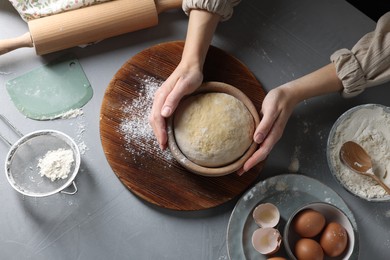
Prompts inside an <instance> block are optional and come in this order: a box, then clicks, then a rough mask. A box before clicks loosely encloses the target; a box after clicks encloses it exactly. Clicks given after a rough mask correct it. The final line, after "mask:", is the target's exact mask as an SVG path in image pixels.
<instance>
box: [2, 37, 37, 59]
mask: <svg viewBox="0 0 390 260" xmlns="http://www.w3.org/2000/svg"><path fill="white" fill-rule="evenodd" d="M23 47H34V43H33V41H32V38H31V35H30V33H29V32H27V33H25V34H23V35H21V36H19V37H16V38H12V39H6V40H0V55H3V54H5V53H7V52H10V51H13V50H15V49H18V48H23Z"/></svg>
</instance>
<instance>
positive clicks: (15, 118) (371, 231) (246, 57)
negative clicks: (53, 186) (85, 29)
mask: <svg viewBox="0 0 390 260" xmlns="http://www.w3.org/2000/svg"><path fill="white" fill-rule="evenodd" d="M187 22H188V19H187V17H186V16H185V15H184V14H183V12H182V11H181V10H177V11H169V12H167V13H163V14H161V15H160V21H159V25H158V26H156V27H153V28H149V29H145V30H142V31H138V32H134V33H130V34H127V35H122V36H118V37H115V38H112V39H107V40H104V41H102V42H100V43H97V44H95V45H92V46H89V47H87V48H79V47H76V48H72V49H71V50H66V51H61V52H57V53H53V54H49V55H45V56H37V55H36V54H35V51H34V50H33V49H29V48H23V49H18V50H15V51H13V52H11V53H8V54H5V55H3V56H0V85H1V88H0V104H1V105H0V106H1V109H0V110H1V113H2V114H3V115H5V116H6V117H7V118H9V119H10V120H11V121H12V122H13V123H14V124H15V125H16V126H17V127H18V128H19V129H20V130H21V131H22V132H23V133H28V132H31V131H33V130H39V129H45V128H51V129H58V130H62V131H63V132H65V133H67V134H68V135H70V136H72V137H73V138H75V140H76V141H77V142H84V143H85V144H86V147H87V150H86V152H85V153H84V154H82V164H81V169H80V172H79V174H78V176H77V178H76V183H77V185H78V188H79V191H78V193H77V194H75V195H73V196H69V195H65V194H55V195H52V196H49V197H45V198H31V197H25V196H22V195H20V194H19V193H17V192H16V191H15V190H13V189H12V187H11V186H10V185H9V184H8V182H7V179H6V177H5V174H4V169H3V168H2V169H1V174H0V198H1V208H0V220H1V221H0V258H1V259H196V260H199V259H213V260H222V259H228V254H227V246H226V228H227V225H228V221H229V217H230V215H231V212H232V210H233V208H234V205H235V203H236V202H237V200H233V201H230V202H228V203H226V204H224V205H221V206H219V207H216V208H213V209H208V210H203V211H196V212H178V211H172V210H167V209H162V208H159V207H156V206H154V205H150V204H149V203H147V202H144V201H143V200H142V199H140V198H138V197H137V196H135V195H134V194H133V193H132V192H130V191H129V190H128V189H127V188H126V187H125V186H124V185H123V184H122V183H121V182H120V181H119V179H118V178H117V177H116V175H115V174H114V173H113V171H112V170H111V168H110V166H109V164H108V162H107V160H106V158H105V155H104V153H103V149H102V145H101V142H100V136H99V110H100V106H101V102H102V99H103V96H104V91H105V89H106V87H107V86H108V84H109V82H110V80H111V78H112V77H113V75H114V74H115V73H116V72H117V71H118V70H119V69H120V67H121V66H122V65H123V63H124V62H125V61H126V60H128V59H129V58H131V57H132V56H133V55H135V54H137V53H138V52H140V51H141V50H143V49H145V48H148V47H151V46H153V45H155V44H158V43H162V42H167V41H172V40H182V39H184V37H185V33H186V26H187ZM374 28H375V23H374V22H373V21H372V20H371V19H369V18H368V17H367V16H365V15H364V14H362V13H361V12H360V11H358V10H356V9H355V8H354V7H352V6H351V5H350V4H348V3H347V2H345V1H342V0H320V1H310V0H297V1H288V0H273V1H269V0H265V1H258V0H246V1H243V2H242V3H241V4H240V5H239V6H238V7H237V8H236V9H235V12H234V16H233V18H232V19H231V20H229V21H227V22H224V23H221V24H220V25H219V27H218V30H217V32H216V34H215V37H214V39H213V45H215V46H217V47H219V48H221V49H223V50H225V51H227V52H229V53H231V54H232V55H234V56H235V57H237V58H238V59H239V60H241V61H242V62H243V63H245V64H246V65H247V66H248V68H249V69H250V70H251V71H252V72H253V73H254V74H255V76H256V77H257V79H258V80H259V81H260V82H261V83H262V84H263V86H264V88H265V89H266V90H267V91H269V90H270V89H272V88H275V87H277V86H278V85H281V84H283V83H285V82H287V81H290V80H293V79H295V78H298V77H300V76H302V75H304V74H306V73H308V72H311V71H313V70H315V69H317V68H319V67H321V66H323V65H325V64H327V63H328V62H329V56H330V55H331V53H332V52H333V51H335V50H337V49H340V48H351V47H352V46H353V44H354V43H355V42H356V41H357V40H358V39H359V38H360V37H361V36H362V35H364V34H365V33H367V32H369V31H371V30H373V29H374ZM27 30H28V28H27V24H26V23H25V22H24V21H23V20H22V19H21V18H20V16H19V15H18V14H17V12H16V11H15V10H14V9H13V7H12V6H11V4H10V3H9V2H8V1H6V0H2V1H1V2H0V38H1V39H6V38H11V37H16V36H18V35H21V34H22V33H24V32H27ZM69 51H71V52H73V53H75V54H76V56H77V57H78V59H79V61H80V63H81V65H82V67H83V69H84V70H85V73H86V75H87V77H88V79H89V80H90V82H91V84H92V87H93V90H94V96H93V98H92V100H90V101H89V102H88V103H87V104H86V105H85V106H84V107H83V112H84V115H83V116H80V117H76V118H72V119H61V120H60V119H58V120H52V121H35V120H31V119H28V118H26V117H25V116H24V115H22V114H21V113H20V112H19V111H18V110H17V109H16V107H15V106H14V104H13V103H12V101H11V100H10V98H9V96H8V93H7V91H6V88H5V83H6V81H7V80H9V79H11V78H14V77H16V76H18V75H21V74H23V73H26V72H28V71H30V70H32V69H34V68H37V67H40V66H42V65H43V64H46V63H47V62H49V61H50V60H52V59H54V58H56V57H58V56H59V55H61V54H63V53H65V52H69ZM389 96H390V86H389V84H385V85H383V86H378V87H376V88H373V89H369V90H367V91H366V92H365V93H364V94H362V95H360V96H358V97H356V98H353V99H349V100H344V99H342V98H341V97H340V96H339V95H338V94H334V95H328V96H325V97H320V98H314V99H311V100H307V101H305V102H303V103H301V104H300V105H299V106H298V107H297V108H296V109H295V111H294V113H293V115H292V117H291V119H290V121H289V122H288V124H287V127H286V129H285V134H284V136H283V137H282V139H281V140H280V141H279V143H278V144H277V145H276V146H275V147H274V149H273V151H272V153H271V155H270V156H269V158H268V160H267V163H266V166H265V168H264V169H263V171H262V173H261V176H260V178H259V180H258V181H262V180H264V179H266V178H268V177H271V176H274V175H278V174H284V173H287V172H288V171H289V170H288V169H289V166H290V164H291V162H292V161H293V160H298V162H299V168H298V169H296V170H297V172H298V173H299V174H304V175H307V176H311V177H313V178H316V179H318V180H320V181H321V182H323V183H324V184H326V185H328V186H329V187H331V188H332V189H333V190H335V191H336V192H337V193H338V194H339V195H340V196H341V197H342V198H343V199H344V201H345V202H346V203H347V205H348V206H349V207H350V209H351V210H352V211H353V213H354V215H355V218H356V221H357V224H358V230H359V234H360V257H359V258H360V259H388V255H389V253H390V204H389V203H372V202H367V201H365V200H362V199H360V198H357V197H355V196H353V195H352V194H350V193H349V192H347V191H346V190H345V189H343V187H341V186H340V184H338V182H337V181H336V180H335V179H334V178H333V176H332V175H331V173H330V171H329V168H328V165H327V160H326V142H327V137H328V134H329V131H330V129H331V127H332V125H333V123H334V122H335V120H336V119H337V118H338V117H339V116H340V115H341V114H342V113H343V112H345V111H346V110H347V109H349V108H351V107H353V106H356V105H359V104H364V103H379V104H383V105H387V106H390V99H389ZM0 129H2V130H1V131H6V130H5V129H3V127H2V128H0ZM7 151H8V146H7V145H5V144H3V143H1V144H0V155H1V158H2V160H3V161H4V159H5V156H6V153H7Z"/></svg>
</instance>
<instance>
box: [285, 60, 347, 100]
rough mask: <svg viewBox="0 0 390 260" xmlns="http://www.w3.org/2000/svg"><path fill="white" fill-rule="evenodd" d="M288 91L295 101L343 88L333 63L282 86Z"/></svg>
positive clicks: (338, 90)
mask: <svg viewBox="0 0 390 260" xmlns="http://www.w3.org/2000/svg"><path fill="white" fill-rule="evenodd" d="M281 87H282V88H284V89H285V90H286V91H288V93H289V95H290V97H291V99H292V100H293V102H294V103H296V104H297V103H299V102H302V101H303V100H306V99H309V98H312V97H316V96H321V95H325V94H329V93H333V92H340V91H342V89H343V85H342V82H341V80H340V79H339V78H338V76H337V74H336V69H335V66H334V65H333V63H330V64H328V65H326V66H324V67H322V68H320V69H318V70H316V71H314V72H312V73H310V74H307V75H305V76H303V77H301V78H298V79H296V80H293V81H291V82H289V83H286V84H284V85H282V86H281Z"/></svg>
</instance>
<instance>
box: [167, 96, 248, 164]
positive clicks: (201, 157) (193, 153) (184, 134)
mask: <svg viewBox="0 0 390 260" xmlns="http://www.w3.org/2000/svg"><path fill="white" fill-rule="evenodd" d="M173 124H174V134H175V139H176V143H177V145H178V147H179V149H180V150H181V151H182V153H183V154H184V155H185V156H186V157H187V158H188V159H189V160H191V161H192V162H194V163H196V164H198V165H201V166H205V167H220V166H224V165H227V164H229V163H232V162H234V161H236V160H237V159H238V158H240V157H241V156H242V155H243V154H244V153H245V151H246V150H247V149H248V148H249V146H250V145H251V143H252V140H253V133H254V130H255V124H254V120H253V117H252V114H251V113H250V112H249V110H248V109H247V108H246V106H245V105H244V104H243V103H242V102H241V101H240V100H238V99H236V98H235V97H233V96H231V95H228V94H225V93H203V94H197V95H194V96H190V97H188V98H187V99H184V100H183V101H182V102H181V103H180V104H179V107H178V108H177V109H176V114H175V116H174V122H173Z"/></svg>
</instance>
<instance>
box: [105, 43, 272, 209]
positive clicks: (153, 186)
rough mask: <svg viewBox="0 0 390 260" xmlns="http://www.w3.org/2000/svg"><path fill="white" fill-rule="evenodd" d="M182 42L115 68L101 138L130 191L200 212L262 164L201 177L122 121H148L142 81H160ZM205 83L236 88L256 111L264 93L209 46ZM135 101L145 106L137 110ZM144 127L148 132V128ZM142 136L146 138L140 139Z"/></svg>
mask: <svg viewBox="0 0 390 260" xmlns="http://www.w3.org/2000/svg"><path fill="white" fill-rule="evenodd" d="M183 46H184V43H183V42H182V41H177V42H167V43H162V44H158V45H155V46H153V47H151V48H149V49H146V50H143V51H142V52H140V53H138V54H137V55H135V56H134V57H132V58H131V59H129V60H128V61H127V62H126V63H125V64H124V65H123V66H122V68H120V69H119V71H118V72H117V73H116V74H115V76H114V77H113V79H112V80H111V82H110V84H109V86H108V88H107V90H106V92H105V95H104V98H103V102H102V106H101V111H100V137H101V141H102V146H103V150H104V153H105V156H106V158H107V160H108V162H109V164H110V166H111V168H112V170H113V171H114V173H115V174H116V175H117V177H118V178H119V179H120V181H121V182H122V183H123V184H124V185H125V186H126V187H127V188H128V189H129V190H130V191H132V192H133V193H134V194H136V195H137V196H139V197H140V198H142V199H144V200H146V201H148V202H150V203H152V204H154V205H157V206H160V207H163V208H168V209H174V210H201V209H208V208H212V207H216V206H219V205H221V204H223V203H225V202H228V201H230V200H232V199H234V198H236V197H237V196H239V195H241V194H242V193H243V192H244V191H245V190H246V189H247V188H248V187H249V186H251V185H252V184H253V183H254V181H255V180H256V179H257V177H258V175H259V173H260V171H261V169H262V166H263V163H261V164H259V165H257V166H256V167H255V168H254V169H252V170H250V171H249V172H247V173H245V174H244V175H243V176H241V177H240V176H238V175H236V174H235V173H233V174H229V175H226V176H222V177H205V176H200V175H196V174H193V173H190V172H188V171H187V170H185V169H184V168H183V167H182V166H180V164H179V163H178V162H176V161H175V160H174V159H173V157H171V156H169V153H170V152H169V151H165V152H161V151H160V149H159V148H158V145H157V142H156V141H155V140H154V136H153V138H150V136H151V134H149V135H146V134H144V135H141V134H140V136H132V137H129V136H128V135H127V133H126V131H124V129H125V128H124V124H125V123H124V122H129V121H130V122H131V120H133V119H134V120H138V121H139V120H140V119H141V120H143V121H145V120H146V119H147V115H146V113H145V111H150V108H151V106H152V102H153V100H152V99H151V98H150V95H149V96H148V97H145V98H144V97H143V95H145V91H146V90H145V88H147V86H146V85H147V84H148V83H153V82H154V84H155V83H156V82H157V83H158V84H160V83H161V82H163V81H164V80H166V79H167V78H168V77H169V76H170V74H171V73H172V72H173V71H174V69H175V68H176V66H177V65H178V63H179V62H180V59H181V54H182V51H183ZM204 81H220V82H225V83H228V84H231V85H233V86H236V87H238V88H239V89H240V90H241V91H243V92H244V93H245V94H246V95H247V96H248V97H249V98H250V99H251V100H252V102H253V103H254V105H255V106H256V108H257V109H258V111H260V108H261V104H262V101H263V100H264V97H265V92H264V90H263V89H262V87H261V84H260V83H259V82H258V81H257V79H256V78H255V77H254V76H253V74H252V73H251V72H250V71H249V70H248V68H247V67H246V66H245V65H244V64H243V63H241V62H240V61H239V60H237V59H236V58H234V57H232V56H231V55H229V54H227V53H226V52H224V51H222V50H220V49H218V48H216V47H213V46H211V47H210V49H209V52H208V54H207V57H206V62H205V66H204ZM140 100H141V105H142V102H144V103H145V104H144V106H147V108H144V107H141V109H140V102H139V101H140ZM145 100H149V102H145ZM132 102H138V103H137V104H135V103H132ZM132 105H134V106H133V107H129V106H132ZM137 109H138V110H139V111H137ZM129 110H130V111H129ZM131 110H133V111H131ZM136 117H139V118H136ZM138 124H139V122H138ZM141 124H145V125H146V124H148V123H147V122H143V123H142V122H141ZM148 127H149V130H147V131H149V132H150V131H152V130H151V127H150V126H149V125H148ZM143 136H144V137H145V136H146V137H148V138H147V139H149V140H141V142H142V143H140V140H139V139H140V138H141V139H142V138H144V137H143ZM137 139H138V140H137ZM151 139H153V140H151Z"/></svg>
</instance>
